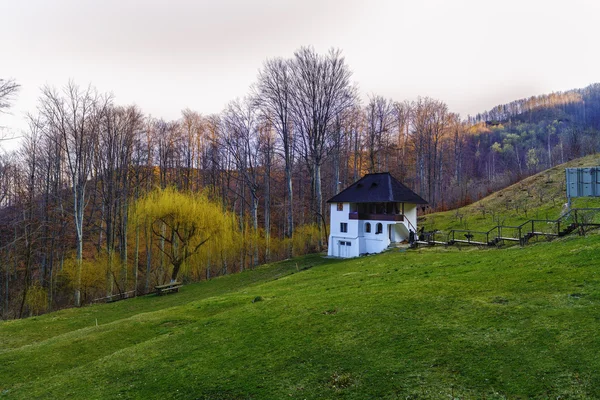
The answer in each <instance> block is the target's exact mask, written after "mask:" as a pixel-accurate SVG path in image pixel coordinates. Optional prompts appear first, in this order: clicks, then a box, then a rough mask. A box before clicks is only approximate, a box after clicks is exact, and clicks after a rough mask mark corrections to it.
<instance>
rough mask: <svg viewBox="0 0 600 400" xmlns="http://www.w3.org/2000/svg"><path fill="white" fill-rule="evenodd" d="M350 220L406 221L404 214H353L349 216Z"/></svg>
mask: <svg viewBox="0 0 600 400" xmlns="http://www.w3.org/2000/svg"><path fill="white" fill-rule="evenodd" d="M348 218H349V219H360V220H364V221H404V215H403V214H369V213H359V212H356V211H355V212H351V213H349V214H348Z"/></svg>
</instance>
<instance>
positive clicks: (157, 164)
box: [0, 47, 600, 319]
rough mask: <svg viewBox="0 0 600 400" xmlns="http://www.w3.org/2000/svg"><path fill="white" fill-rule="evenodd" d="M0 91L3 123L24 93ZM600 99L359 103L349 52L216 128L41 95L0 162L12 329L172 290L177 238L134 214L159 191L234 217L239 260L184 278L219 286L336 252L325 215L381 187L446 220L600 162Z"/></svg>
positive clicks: (226, 255) (65, 95) (302, 65)
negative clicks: (369, 179)
mask: <svg viewBox="0 0 600 400" xmlns="http://www.w3.org/2000/svg"><path fill="white" fill-rule="evenodd" d="M0 84H1V85H0V86H3V87H4V88H5V90H4V91H1V90H0V92H1V93H0V103H1V106H2V108H3V109H5V108H6V107H7V106H8V105H10V101H11V100H12V99H13V98H14V96H15V94H16V91H17V89H18V88H19V86H18V83H17V82H14V81H11V80H0ZM6 88H8V89H6ZM599 99H600V85H598V84H594V85H591V86H589V87H587V88H584V89H577V90H572V91H568V92H564V93H553V94H549V95H542V96H534V97H531V98H529V99H523V100H518V101H515V102H511V103H509V104H506V105H501V106H498V107H495V108H494V109H492V110H490V111H488V112H485V113H482V114H480V115H478V116H474V117H467V118H463V117H461V116H459V115H458V114H456V113H454V112H452V111H451V110H450V109H449V107H448V106H447V104H445V103H444V102H443V101H442V100H437V99H431V98H427V97H420V98H417V99H415V100H413V101H401V100H400V99H389V98H385V97H383V96H380V95H377V94H371V95H370V96H365V100H364V101H362V100H361V95H360V92H359V88H358V86H357V85H356V84H354V83H353V82H352V70H351V67H350V64H349V62H348V61H347V60H346V59H345V58H344V57H343V54H342V53H341V51H340V50H336V49H332V50H330V51H329V52H327V53H325V54H319V53H317V52H316V51H315V50H314V49H313V48H310V47H302V48H300V49H298V51H296V52H295V54H294V55H293V56H292V57H290V58H274V59H269V60H266V61H265V63H264V64H263V65H262V67H261V68H260V70H259V73H258V75H257V79H256V82H255V85H253V86H252V88H250V89H249V90H248V92H247V96H245V97H243V98H240V99H238V100H234V101H231V102H230V103H229V104H228V105H227V106H226V107H225V109H224V110H223V111H222V112H221V113H219V114H214V115H204V114H202V113H201V111H195V110H190V109H186V110H182V114H181V117H180V118H179V119H176V120H171V121H167V120H164V119H161V118H154V117H151V116H149V115H147V114H145V113H144V112H143V111H142V110H140V109H138V108H137V107H135V106H127V105H120V104H118V103H117V102H116V100H115V98H114V97H113V96H112V95H110V94H107V93H99V92H98V91H97V90H96V89H95V88H94V87H93V86H91V85H90V86H86V87H83V86H78V85H77V84H76V83H74V82H69V83H68V84H67V85H65V86H64V87H62V88H54V87H50V86H48V87H44V88H42V89H41V91H40V98H39V102H38V107H37V109H36V110H35V111H32V113H31V115H30V116H29V117H28V122H29V128H28V129H27V131H26V132H24V133H23V135H24V138H23V141H22V145H21V148H20V149H19V150H17V151H15V152H13V153H4V152H0V300H1V301H0V318H2V319H6V318H20V317H25V316H31V315H36V314H39V313H43V312H47V311H50V310H56V309H60V308H63V307H69V306H73V305H81V304H85V303H89V302H91V301H94V300H95V299H98V298H103V297H112V296H122V295H123V294H124V293H133V294H134V295H138V294H143V293H147V292H148V291H149V290H150V288H151V287H152V286H153V285H156V284H160V283H163V282H165V280H167V279H169V278H170V277H172V276H173V275H172V268H174V266H173V265H172V263H170V262H169V261H168V258H169V257H168V254H166V253H165V250H167V251H171V250H172V249H178V248H181V244H182V243H180V238H177V239H176V240H174V241H172V244H173V247H172V248H169V246H168V245H167V246H166V247H165V243H167V244H168V241H169V240H171V238H168V237H165V235H164V234H163V227H158V228H157V229H154V230H152V229H151V227H152V226H153V225H152V224H151V223H149V222H148V221H147V222H148V223H146V224H144V225H143V226H142V225H141V224H136V223H135V222H136V221H137V220H136V218H133V215H132V213H133V210H134V209H135V205H136V203H137V202H139V201H140V199H142V198H144V196H146V195H147V194H148V193H151V192H152V191H153V190H156V189H157V188H159V189H160V190H166V189H167V188H174V189H175V190H177V191H179V192H181V193H185V194H187V195H190V196H196V195H198V194H199V193H201V194H202V196H206V198H207V199H210V201H211V202H214V203H215V204H218V206H219V207H221V209H222V210H223V212H224V213H231V214H232V216H231V217H232V220H233V219H234V220H235V231H236V232H235V235H236V236H235V237H236V240H235V241H233V243H235V246H229V247H228V251H222V252H220V251H219V250H218V247H219V246H207V247H205V248H204V249H205V250H207V251H199V252H198V253H197V256H198V257H195V259H194V261H193V262H194V267H193V268H186V265H184V266H183V269H182V271H184V272H183V273H182V278H183V279H186V280H190V281H191V280H199V279H210V278H212V277H215V276H219V275H224V274H229V273H234V272H240V271H244V270H246V269H248V268H254V267H256V266H257V265H259V264H261V263H265V262H269V261H275V260H281V259H286V258H289V257H291V256H297V255H301V254H306V253H309V252H314V251H320V250H322V249H323V246H324V245H325V243H327V239H326V231H327V229H326V227H327V221H328V215H327V213H328V209H327V207H324V202H325V201H326V200H327V199H328V198H330V197H332V196H333V195H335V194H336V193H338V192H339V191H340V190H341V189H343V188H344V187H346V186H348V185H350V184H351V183H353V182H355V181H356V180H358V179H359V178H360V177H361V176H363V175H364V174H365V173H368V172H383V171H389V172H391V173H392V174H393V175H394V176H395V177H396V178H398V179H399V180H401V181H402V182H404V183H405V184H406V185H408V186H409V187H410V188H411V189H413V190H414V191H416V192H417V193H418V194H420V195H421V196H422V197H423V198H425V199H426V200H427V201H428V202H429V204H430V206H431V208H430V210H428V212H434V211H444V210H449V209H456V208H457V207H459V206H463V205H466V204H470V203H472V202H474V201H476V200H478V199H481V198H483V197H485V196H487V195H489V194H491V193H493V192H495V191H497V190H499V189H501V188H504V187H506V186H508V185H510V184H513V183H515V182H518V181H519V180H521V179H523V178H525V177H527V176H529V175H532V174H534V173H536V172H539V171H541V170H544V169H546V168H552V167H554V166H556V165H558V164H560V163H563V162H567V161H569V160H573V159H575V158H577V157H581V156H585V155H588V154H593V153H596V152H598V151H599V150H600V148H599V146H600V140H598V132H599V129H600V122H599V121H600V100H599ZM1 143H2V142H1V138H0V145H1ZM233 215H235V218H233ZM137 222H139V221H137ZM152 222H156V221H152ZM161 236H162V237H161ZM208 249H214V250H215V252H214V253H210V252H209V251H208ZM173 255H175V254H174V253H171V256H173ZM176 258H178V257H171V260H174V259H176ZM190 262H192V261H191V259H190Z"/></svg>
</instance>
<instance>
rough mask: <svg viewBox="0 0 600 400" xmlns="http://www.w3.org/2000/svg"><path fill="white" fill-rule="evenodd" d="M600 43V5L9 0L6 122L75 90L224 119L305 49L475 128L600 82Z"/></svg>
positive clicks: (3, 71) (3, 35)
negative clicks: (272, 69)
mask: <svg viewBox="0 0 600 400" xmlns="http://www.w3.org/2000/svg"><path fill="white" fill-rule="evenodd" d="M599 38H600V1H596V0H588V1H585V0H563V1H554V0H550V1H542V0H539V1H538V0H518V1H516V0H504V1H498V0H494V1H490V0H453V1H450V0H446V1H444V0H396V1H393V0H370V1H358V0H320V1H319V0H289V1H285V0H279V1H277V0H220V1H203V0H197V1H192V0H189V1H186V0H170V1H166V0H145V1H142V0H139V1H134V0H96V1H92V0H52V1H51V0H0V77H2V78H14V79H16V81H17V82H18V83H20V84H21V85H22V89H21V91H20V93H19V95H18V98H17V101H16V102H15V103H14V106H13V108H12V109H11V114H12V115H0V125H1V126H4V127H6V129H8V130H9V131H12V132H15V133H18V132H19V131H20V130H21V129H23V128H24V127H25V126H26V124H25V123H24V115H25V113H27V112H34V111H35V108H36V104H37V99H38V97H39V94H40V87H42V86H43V85H46V84H48V85H51V86H55V87H61V86H63V85H65V84H66V83H67V82H68V81H69V79H73V80H74V81H75V82H76V83H78V84H80V85H82V86H85V85H87V84H90V83H91V84H92V85H94V86H96V87H97V88H98V90H99V91H101V92H112V93H113V95H114V97H115V102H116V103H117V104H122V105H128V104H137V105H138V106H139V107H140V109H141V110H142V111H144V112H145V113H147V114H151V115H153V116H155V117H162V118H165V119H177V118H179V117H180V115H181V110H183V109H185V108H190V109H193V110H196V111H198V112H200V113H203V114H210V113H217V112H220V111H221V110H222V109H223V108H224V107H225V105H226V104H227V103H228V102H229V101H230V100H233V99H235V98H237V97H243V96H244V95H246V94H247V93H248V88H249V86H250V85H251V84H252V83H253V82H254V81H255V79H256V75H257V72H258V70H259V69H260V68H261V66H262V64H263V62H264V61H265V60H266V59H268V58H273V57H278V56H281V57H291V56H292V55H293V52H294V51H295V50H297V49H298V48H299V47H301V46H306V45H311V46H313V47H314V48H315V49H316V50H317V51H318V52H323V53H324V52H326V51H327V49H329V48H331V47H336V48H340V49H342V51H343V54H344V56H345V57H346V61H347V63H348V64H349V66H350V68H351V70H352V71H353V72H354V75H353V80H354V81H355V82H356V83H357V84H358V85H359V88H360V92H361V94H362V95H363V97H364V98H366V97H367V96H368V95H370V94H380V95H383V96H385V97H389V98H392V99H394V100H398V101H403V100H414V99H415V98H416V97H417V96H430V97H433V98H436V99H439V100H442V101H444V102H446V103H447V104H448V106H449V108H450V110H451V111H453V112H458V113H460V114H461V116H463V117H466V116H467V115H468V114H471V115H474V114H477V113H478V112H482V111H485V110H487V109H490V108H492V107H493V106H495V105H497V104H502V103H506V102H510V101H512V100H516V99H519V98H523V97H529V96H532V95H538V94H543V93H550V92H552V91H563V90H568V89H572V88H580V87H585V86H587V85H589V84H591V83H594V82H600V50H599V47H598V46H599V45H598V39H599ZM5 132H6V131H5ZM0 146H4V147H5V148H6V147H7V143H3V144H0Z"/></svg>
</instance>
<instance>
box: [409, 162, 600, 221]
mask: <svg viewBox="0 0 600 400" xmlns="http://www.w3.org/2000/svg"><path fill="white" fill-rule="evenodd" d="M597 165H600V154H594V155H591V156H587V157H583V158H578V159H576V160H573V161H570V162H568V163H565V164H561V165H558V166H556V167H554V168H550V169H548V170H545V171H542V172H540V173H538V174H535V175H533V176H530V177H529V178H526V179H523V180H522V181H520V182H518V183H516V184H514V185H511V186H509V187H507V188H505V189H502V190H499V191H497V192H494V193H492V194H491V195H489V196H487V197H485V198H483V199H481V200H479V201H477V202H475V203H473V204H470V205H468V206H465V207H462V208H459V209H456V210H451V211H446V212H439V213H434V214H429V215H425V216H423V217H422V218H420V219H419V226H425V229H426V230H434V229H436V230H441V231H448V230H450V229H470V230H479V231H487V230H489V229H491V228H492V227H494V226H496V225H498V224H501V225H519V224H521V223H523V222H525V221H527V220H528V219H555V218H557V217H558V216H560V214H561V213H562V212H563V211H564V210H563V205H564V204H565V203H566V202H567V198H566V191H565V168H576V167H592V166H597ZM572 207H580V208H583V207H600V199H594V198H576V199H573V202H572Z"/></svg>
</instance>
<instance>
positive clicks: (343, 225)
mask: <svg viewBox="0 0 600 400" xmlns="http://www.w3.org/2000/svg"><path fill="white" fill-rule="evenodd" d="M340 232H342V233H346V232H348V223H347V222H340Z"/></svg>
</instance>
